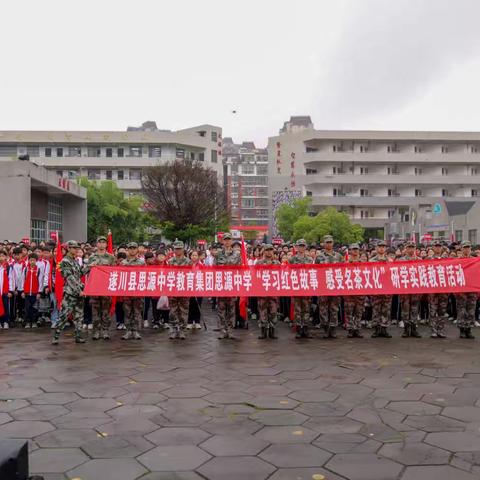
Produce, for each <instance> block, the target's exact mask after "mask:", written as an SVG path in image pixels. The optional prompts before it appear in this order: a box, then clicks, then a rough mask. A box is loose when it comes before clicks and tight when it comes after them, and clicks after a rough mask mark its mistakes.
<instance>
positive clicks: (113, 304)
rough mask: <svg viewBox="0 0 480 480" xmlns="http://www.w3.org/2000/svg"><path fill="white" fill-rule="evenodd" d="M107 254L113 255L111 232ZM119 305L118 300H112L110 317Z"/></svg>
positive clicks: (108, 238)
mask: <svg viewBox="0 0 480 480" xmlns="http://www.w3.org/2000/svg"><path fill="white" fill-rule="evenodd" d="M107 252H108V253H110V254H112V255H113V237H112V232H111V231H110V230H109V231H108V235H107ZM116 303H117V298H116V297H113V298H112V304H111V305H110V315H113V314H114V313H115V305H116Z"/></svg>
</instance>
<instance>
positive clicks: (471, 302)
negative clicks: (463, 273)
mask: <svg viewBox="0 0 480 480" xmlns="http://www.w3.org/2000/svg"><path fill="white" fill-rule="evenodd" d="M470 257H473V255H472V245H471V243H470V242H467V241H465V242H462V255H461V258H470ZM455 296H456V299H457V326H458V328H459V330H460V338H470V339H474V338H475V337H474V336H473V335H472V327H473V324H474V322H475V308H476V305H477V294H476V293H475V292H462V293H457V294H456V295H455Z"/></svg>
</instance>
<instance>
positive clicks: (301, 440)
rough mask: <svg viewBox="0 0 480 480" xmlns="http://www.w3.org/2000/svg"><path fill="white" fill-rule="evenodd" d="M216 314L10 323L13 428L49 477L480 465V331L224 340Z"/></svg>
mask: <svg viewBox="0 0 480 480" xmlns="http://www.w3.org/2000/svg"><path fill="white" fill-rule="evenodd" d="M206 312H207V311H206ZM207 314H208V313H207ZM209 315H210V318H208V321H209V324H210V329H209V331H208V332H204V331H198V332H192V333H191V334H190V335H189V338H188V339H187V340H186V341H184V342H181V341H175V342H172V341H169V340H168V338H167V334H166V333H165V332H158V331H154V330H152V331H148V332H146V333H145V335H144V339H143V341H142V342H135V341H129V342H122V341H121V340H120V334H121V332H116V333H115V334H114V339H113V340H112V341H111V342H110V343H106V342H103V341H101V342H91V341H90V342H88V343H87V344H85V345H74V344H73V342H72V338H71V337H70V338H68V339H62V343H61V345H60V346H59V347H56V348H55V347H52V346H51V345H50V344H49V338H50V332H46V331H19V330H10V331H8V332H3V331H0V344H1V347H0V348H1V359H2V362H1V364H0V438H25V439H29V441H30V447H31V457H30V461H31V471H32V472H33V473H39V474H42V475H44V476H45V478H46V479H47V480H60V479H61V480H65V479H77V480H80V479H81V480H110V479H111V480H134V479H140V478H141V479H142V480H199V479H211V480H224V479H225V480H227V479H228V480H237V479H249V480H257V479H258V480H263V479H269V480H292V479H295V480H322V479H326V480H339V479H349V480H380V479H381V480H394V479H396V480H400V479H401V480H418V479H422V480H430V479H435V480H438V479H442V480H453V479H454V480H475V479H478V478H480V401H479V400H478V399H479V396H480V358H479V355H478V351H479V344H480V341H465V340H464V341H461V340H459V339H457V338H456V335H457V331H456V330H454V329H451V331H449V335H450V337H451V338H449V339H447V340H443V341H442V340H432V339H430V338H423V339H418V340H417V339H402V338H400V333H401V332H400V330H396V331H395V338H393V339H392V340H386V339H376V340H372V339H370V338H365V339H361V340H353V339H352V340H350V339H346V338H341V339H339V340H336V341H327V340H322V339H320V338H319V339H314V340H304V341H295V340H294V339H293V338H292V335H291V333H290V332H289V330H288V329H287V327H286V326H282V328H280V332H279V336H280V339H279V340H277V341H273V342H263V341H260V340H257V331H256V329H255V330H242V331H237V335H238V337H239V340H237V341H222V342H219V341H218V340H217V339H216V336H217V335H216V334H215V333H214V332H213V331H212V329H211V327H212V326H213V325H214V324H215V320H214V318H213V317H212V316H211V314H209ZM342 336H343V333H342Z"/></svg>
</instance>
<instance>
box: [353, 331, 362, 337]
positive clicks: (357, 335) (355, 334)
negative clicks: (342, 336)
mask: <svg viewBox="0 0 480 480" xmlns="http://www.w3.org/2000/svg"><path fill="white" fill-rule="evenodd" d="M353 336H354V337H355V338H363V335H362V334H361V333H360V330H354V331H353Z"/></svg>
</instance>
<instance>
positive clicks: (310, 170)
mask: <svg viewBox="0 0 480 480" xmlns="http://www.w3.org/2000/svg"><path fill="white" fill-rule="evenodd" d="M305 172H306V174H307V175H316V173H317V169H316V168H307V169H305Z"/></svg>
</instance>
